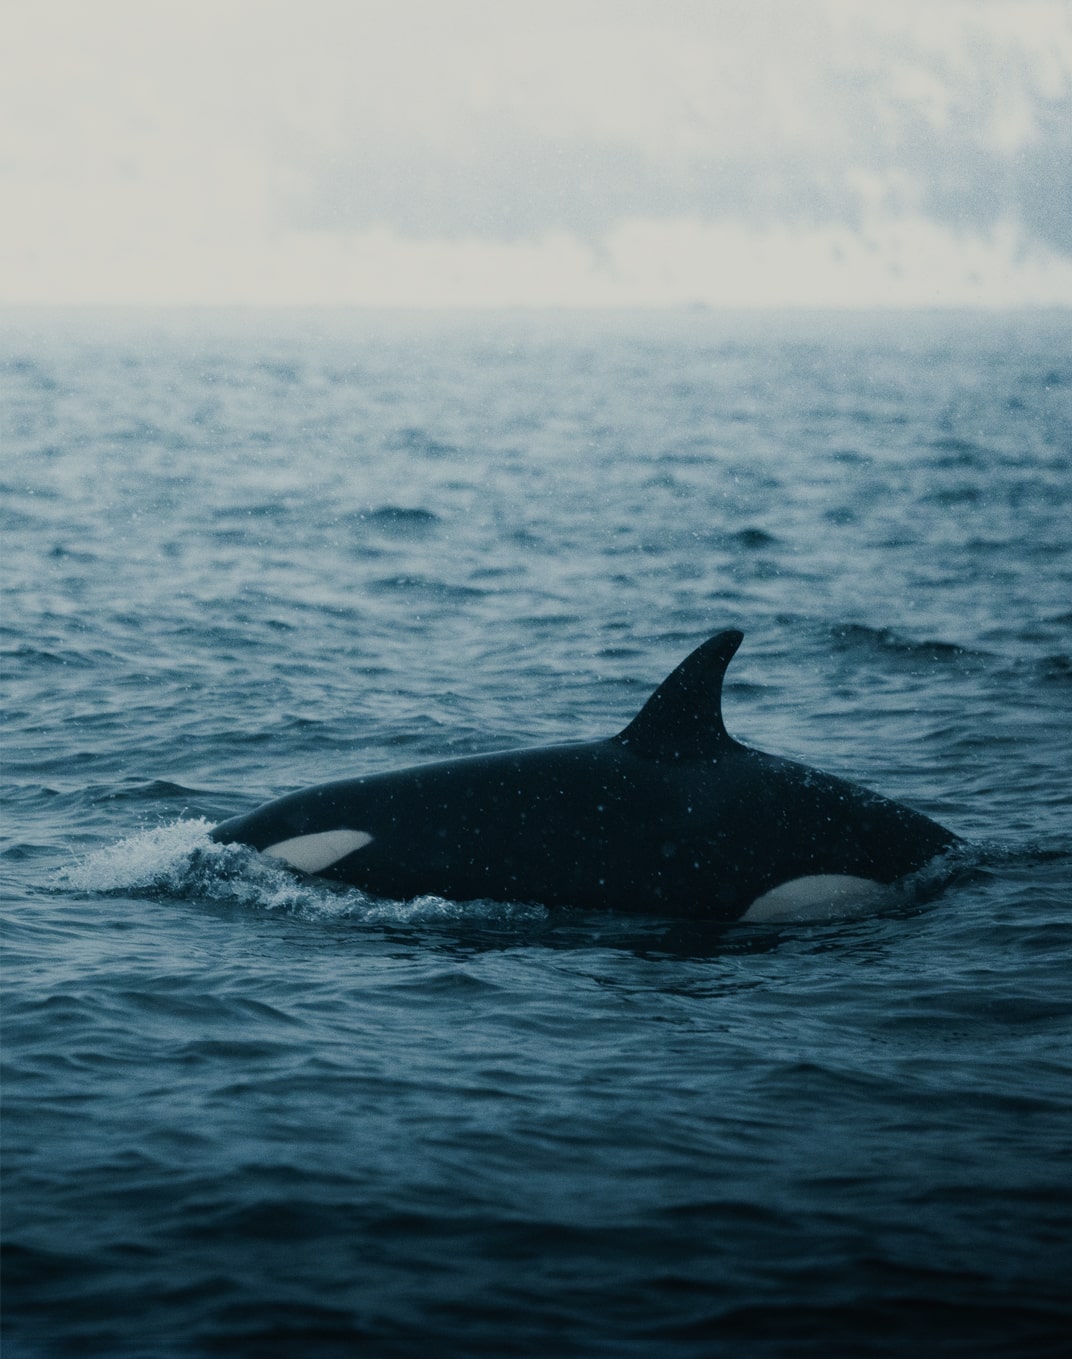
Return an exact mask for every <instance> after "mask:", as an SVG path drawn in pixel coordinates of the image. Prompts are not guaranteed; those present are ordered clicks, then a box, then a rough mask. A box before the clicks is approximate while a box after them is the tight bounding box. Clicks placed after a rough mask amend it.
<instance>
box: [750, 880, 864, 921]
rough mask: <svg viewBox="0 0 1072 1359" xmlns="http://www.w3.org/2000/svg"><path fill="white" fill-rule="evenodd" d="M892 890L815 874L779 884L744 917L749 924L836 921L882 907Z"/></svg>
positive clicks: (753, 903) (751, 907) (765, 894)
mask: <svg viewBox="0 0 1072 1359" xmlns="http://www.w3.org/2000/svg"><path fill="white" fill-rule="evenodd" d="M890 893H891V889H890V888H889V887H885V886H883V884H882V883H880V882H874V881H873V880H872V879H871V878H856V877H853V876H852V875H851V874H848V873H814V874H811V875H809V876H808V877H805V878H794V879H793V880H792V881H791V882H783V883H779V885H778V886H777V887H772V888H771V890H770V891H769V892H764V893H763V895H762V896H761V897H757V898H756V900H755V901H753V902H752V904H751V906H749V908H748V910H747V911H745V913H744V915H743V916H742V917H741V919H742V920H744V921H747V922H749V923H750V924H751V923H753V922H755V921H760V922H764V921H770V920H836V919H837V918H838V917H839V916H845V915H855V914H857V913H858V912H860V911H863V910H869V909H871V908H873V907H876V906H879V905H881V904H882V902H884V901H887V900H888V899H889V897H890Z"/></svg>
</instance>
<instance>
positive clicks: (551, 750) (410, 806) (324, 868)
mask: <svg viewBox="0 0 1072 1359" xmlns="http://www.w3.org/2000/svg"><path fill="white" fill-rule="evenodd" d="M742 640H743V633H741V632H739V631H736V630H731V631H727V632H720V633H718V634H717V635H716V636H714V637H711V638H710V639H709V640H708V641H706V642H704V643H703V644H702V645H701V646H699V647H698V648H697V649H696V650H695V651H693V652H692V653H691V655H689V656H688V657H687V658H686V659H685V660H684V661H682V663H681V664H680V665H679V666H678V667H677V669H676V670H674V671H673V673H672V674H671V675H670V676H669V677H668V678H667V679H666V680H664V681H663V683H662V684H661V685H660V686H659V687H658V688H657V689H656V690H655V692H654V693H653V694H652V696H651V697H650V698H649V699H648V701H647V703H645V705H644V707H643V708H642V709H641V710H640V712H639V713H638V714H637V716H636V717H634V718H633V720H632V721H631V722H630V723H629V725H628V726H627V727H625V729H624V730H623V731H621V732H619V733H618V734H617V735H616V736H611V737H609V738H607V739H604V740H597V741H584V742H577V743H572V744H568V745H555V746H546V747H538V748H534V749H522V750H508V751H503V752H499V753H496V754H491V755H475V756H467V757H464V758H460V759H453V760H446V761H440V762H437V763H432V764H425V765H420V766H417V767H415V768H412V769H403V770H400V771H398V772H395V773H384V774H373V775H370V776H368V777H366V778H355V779H346V780H343V781H340V782H335V783H325V784H321V785H319V786H317V787H313V788H307V789H304V790H303V791H300V792H295V793H289V794H287V795H286V796H284V797H280V798H277V799H276V800H274V801H272V802H267V803H265V804H264V805H263V806H261V807H258V808H256V809H255V810H254V811H251V812H248V813H247V814H245V815H242V816H236V817H234V818H232V819H231V820H229V821H224V822H222V823H221V824H220V825H218V826H216V827H215V828H214V829H213V830H212V831H211V838H212V839H213V840H215V841H218V842H221V843H224V844H229V843H235V842H237V843H240V844H243V845H249V846H251V847H252V848H253V849H255V850H260V851H262V852H263V853H264V854H267V855H270V856H272V857H274V858H276V859H279V860H281V861H282V862H284V863H286V864H288V865H290V866H291V868H293V869H296V870H299V871H300V872H302V873H306V874H313V875H316V876H319V877H321V878H327V879H332V880H334V881H336V882H341V883H347V884H349V885H351V886H353V887H357V888H360V889H361V890H362V891H364V892H366V893H369V894H371V895H373V896H376V897H387V898H394V899H396V900H410V899H412V898H414V897H418V896H424V895H435V896H439V897H445V898H448V899H451V900H455V901H473V900H492V901H508V902H537V903H541V904H543V905H545V906H548V907H559V906H574V907H580V908H582V909H609V910H614V911H621V912H633V913H641V914H645V915H654V916H659V915H674V916H691V917H697V918H704V919H710V920H719V921H733V920H740V919H747V920H757V919H759V920H764V919H779V918H786V917H792V916H795V915H798V914H800V913H802V912H803V913H804V914H814V913H816V912H817V913H819V914H827V913H833V912H836V911H837V910H838V908H839V906H840V904H842V903H845V902H858V901H868V900H871V899H876V900H877V899H879V898H880V897H881V896H882V894H883V892H884V890H885V889H887V888H888V887H889V885H891V884H894V883H896V882H897V881H898V880H899V879H901V878H904V877H905V876H906V875H908V874H912V873H914V872H916V871H917V870H919V869H921V868H923V867H924V866H925V865H926V864H928V863H929V862H930V861H931V860H932V859H934V858H935V857H936V856H938V855H940V854H942V853H943V852H944V851H947V850H949V849H951V848H953V847H954V846H955V845H957V844H958V843H960V841H959V840H958V837H957V836H956V835H954V834H953V833H952V832H951V831H948V830H946V829H945V828H944V827H943V826H940V825H938V824H937V823H936V822H934V821H932V820H930V819H929V818H928V817H926V816H923V815H921V814H920V813H919V812H916V811H912V810H910V809H909V808H908V807H904V806H901V805H900V804H898V803H896V802H892V801H890V800H889V799H887V798H885V797H881V796H880V795H878V794H877V793H873V792H870V791H868V790H867V789H865V788H861V787H859V786H857V785H856V784H853V783H849V782H846V781H845V780H844V779H840V778H836V777H834V776H833V775H830V774H824V773H820V772H819V771H818V770H816V769H811V768H809V767H808V766H806V765H803V764H798V763H796V762H794V761H792V760H787V759H783V758H781V757H779V756H777V755H768V754H765V753H763V752H762V751H759V750H754V749H752V748H750V747H748V746H745V745H742V744H740V742H738V741H736V740H734V739H733V737H732V736H730V735H729V733H728V732H727V731H726V727H725V724H724V723H723V720H722V683H723V678H724V676H725V673H726V667H727V666H728V665H729V663H730V660H731V659H732V657H733V655H734V653H735V652H736V651H737V648H738V647H739V646H740V644H741V641H742Z"/></svg>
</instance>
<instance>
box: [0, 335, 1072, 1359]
mask: <svg viewBox="0 0 1072 1359" xmlns="http://www.w3.org/2000/svg"><path fill="white" fill-rule="evenodd" d="M0 382H2V386H0V420H2V426H0V433H2V447H0V453H2V495H3V511H2V512H3V521H2V522H3V538H2V553H3V562H2V570H3V589H4V593H3V618H2V626H3V780H4V782H3V839H2V846H0V849H2V853H0V867H2V874H3V877H2V893H3V936H2V938H3V954H2V969H3V972H2V978H3V1034H2V1043H3V1063H4V1066H3V1218H2V1234H3V1250H4V1272H3V1339H4V1354H5V1359H38V1357H41V1359H44V1357H45V1356H68V1355H71V1356H73V1355H105V1356H113V1355H114V1356H117V1357H120V1359H133V1356H154V1357H155V1356H162V1357H163V1359H179V1357H180V1356H181V1357H183V1359H185V1357H186V1356H223V1355H225V1356H251V1357H252V1356H258V1357H259V1356H291V1355H293V1356H312V1357H313V1359H316V1357H317V1356H350V1355H368V1356H374V1357H378V1356H392V1357H393V1356H400V1357H401V1356H405V1357H407V1359H408V1357H409V1356H415V1357H416V1356H427V1355H435V1356H439V1355H442V1356H458V1357H459V1359H460V1357H461V1356H503V1357H504V1359H505V1357H507V1356H519V1355H531V1356H541V1357H542V1356H548V1357H550V1359H558V1357H561V1359H571V1357H572V1356H600V1357H605V1359H619V1356H623V1357H624V1356H636V1357H637V1359H641V1357H646V1356H659V1357H661V1356H667V1357H668V1359H699V1357H700V1356H782V1355H793V1356H829V1355H851V1356H870V1355H897V1356H900V1355H914V1356H917V1355H918V1356H922V1355H927V1356H931V1355H963V1356H971V1357H972V1359H978V1357H979V1356H999V1355H1000V1356H1010V1355H1012V1356H1017V1355H1025V1356H1027V1355H1030V1356H1050V1355H1053V1356H1056V1355H1061V1356H1064V1355H1066V1354H1067V1353H1068V1352H1069V1339H1070V1336H1072V1284H1070V1280H1072V513H1070V506H1072V318H1070V316H1069V314H1068V313H1061V312H1053V313H1033V314H1032V313H1017V314H1007V315H1002V314H976V315H950V314H933V315H932V314H886V315H882V316H844V315H842V316H834V315H830V316H826V315H814V314H797V315H790V316H780V315H762V314H753V315H729V314H720V313H707V312H680V313H670V312H667V313H652V314H624V315H616V314H604V315H560V314H554V313H548V314H517V315H512V314H493V315H489V314H480V313H474V314H466V315H442V314H440V315H431V314H429V315H416V314H415V315H403V314H397V313H396V314H377V313H348V312H339V313H330V312H315V313H283V312H278V313H259V312H249V313H242V314H239V313H234V314H225V313H208V312H205V313H201V312H189V313H184V312H174V313H142V314H135V313H130V314H119V313H104V312H96V313H79V314H74V313H44V312H42V313H34V312H24V313H18V312H9V313H7V314H6V315H5V316H4V318H3V322H2V327H0ZM727 627H740V628H742V629H743V630H744V632H745V634H746V636H745V641H744V644H743V646H742V648H741V650H740V653H739V654H738V656H737V658H736V659H735V661H734V662H733V665H732V666H731V668H730V672H729V677H728V683H727V688H726V693H725V705H724V710H725V715H726V721H727V725H728V727H729V729H730V731H731V732H732V733H733V734H734V735H736V736H737V737H739V738H740V739H741V740H744V741H746V742H747V743H748V744H750V745H754V746H758V747H760V748H763V749H766V750H770V751H773V752H776V753H779V754H784V755H789V756H791V757H793V758H796V759H801V760H803V761H805V762H807V763H809V764H812V765H816V766H818V767H820V768H822V769H825V770H828V771H830V772H832V773H836V774H840V775H843V776H846V777H848V778H850V779H854V780H857V781H859V782H862V783H864V784H866V785H867V786H869V787H872V788H875V789H877V790H878V791H880V792H882V793H885V794H887V795H889V796H891V797H894V798H896V799H898V800H900V801H902V802H905V803H907V804H908V805H910V806H912V807H915V808H917V809H918V810H920V811H922V812H925V813H926V814H928V815H929V816H932V817H934V818H935V819H937V820H938V821H940V822H942V823H943V824H944V825H946V826H949V827H950V828H951V829H953V830H954V831H956V832H957V833H958V834H960V835H961V836H964V837H965V838H966V839H968V840H969V841H970V842H971V845H972V851H971V855H970V856H969V861H968V862H966V864H965V867H964V869H963V871H962V872H960V873H959V874H958V876H957V877H956V879H955V880H954V881H953V882H952V883H950V885H949V886H948V887H947V888H946V890H945V891H944V892H943V893H941V894H940V895H938V896H937V897H929V898H927V899H918V900H917V899H914V898H906V899H905V900H903V901H901V900H899V901H898V902H897V903H896V904H894V905H892V906H884V907H882V908H881V909H879V910H877V911H872V912H870V913H862V914H861V913H855V914H851V915H849V916H848V917H847V918H841V919H833V920H829V919H828V920H807V919H804V920H799V921H794V922H790V923H783V924H780V925H765V926H762V925H753V926H745V925H737V926H730V927H728V928H727V927H724V926H717V925H714V924H712V925H710V926H707V925H705V924H703V923H702V922H701V923H695V922H694V923H691V924H686V923H683V922H681V921H674V920H666V919H661V918H659V916H658V915H657V914H656V913H654V912H653V914H652V915H651V916H650V917H647V916H644V917H628V918H627V917H619V916H616V915H613V914H609V913H607V914H602V915H594V914H590V913H589V914H585V913H583V912H580V911H570V910H558V911H548V910H546V909H544V908H543V907H542V906H540V905H539V904H538V903H532V902H525V901H521V902H515V903H498V904H496V903H490V902H476V903H468V904H463V905H459V904H457V903H452V902H448V901H446V900H443V899H439V898H435V897H425V898H421V899H419V900H416V901H382V900H371V899H369V898H367V897H364V896H362V895H361V894H360V893H358V892H357V891H354V890H339V889H336V888H333V887H330V886H328V885H325V884H321V883H319V882H317V881H316V880H312V879H304V880H303V879H300V878H298V877H296V876H291V875H290V874H289V873H288V872H287V871H286V870H285V869H283V868H282V867H281V866H280V865H278V863H273V862H272V861H270V860H267V859H262V858H260V857H259V856H256V855H254V854H253V853H252V852H251V851H244V852H243V853H242V854H241V855H238V856H236V854H235V852H234V851H233V849H230V848H228V847H223V846H215V845H212V844H211V843H210V842H209V840H208V838H207V832H208V830H209V828H210V827H211V826H212V825H213V824H214V823H215V822H217V821H219V820H221V819H223V818H225V817H229V816H232V815H234V814H236V813H238V812H241V811H244V810H247V809H249V808H251V807H253V806H254V805H255V804H257V803H258V802H260V801H262V800H264V799H266V798H268V797H271V796H275V795H277V794H279V793H282V792H284V791H288V790H291V789H294V788H297V787H300V786H302V785H305V784H311V783H317V782H322V781H325V780H328V779H334V778H343V777H347V776H351V775H357V774H362V773H372V772H378V771H384V770H390V769H395V768H401V767H405V766H409V765H413V764H417V763H420V762H422V761H427V760H432V759H436V758H443V757H451V756H456V755H463V754H470V753H476V752H483V751H489V750H495V749H501V748H506V747H509V746H516V745H538V744H543V743H550V742H561V741H571V740H583V739H588V738H592V737H598V736H605V735H610V734H611V733H613V732H615V731H617V730H619V729H620V728H621V727H622V726H624V725H625V723H626V722H627V721H628V720H629V719H630V718H631V717H632V716H633V715H634V714H635V713H636V712H637V710H638V709H639V708H640V706H641V704H642V703H643V701H644V700H645V698H646V697H647V696H648V694H649V693H650V692H651V690H652V689H653V688H654V687H655V686H656V685H657V684H658V683H659V682H660V681H661V680H662V679H663V678H664V677H665V676H666V675H667V674H668V673H669V672H670V670H671V669H672V668H673V667H674V666H675V665H676V664H677V663H678V661H680V660H681V659H682V658H683V657H684V656H685V655H686V654H687V652H688V651H689V650H691V648H692V647H694V646H695V645H697V644H698V643H699V642H701V641H703V640H704V639H705V638H706V637H707V636H709V635H710V634H712V633H714V632H716V631H718V630H720V629H722V628H727Z"/></svg>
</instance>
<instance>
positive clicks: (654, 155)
mask: <svg viewBox="0 0 1072 1359" xmlns="http://www.w3.org/2000/svg"><path fill="white" fill-rule="evenodd" d="M0 202H2V203H3V226H2V228H0V301H7V302H49V303H53V302H54V303H68V302H72V303H77V302H119V303H139V302H145V303H169V302H179V303H253V304H256V303H325V302H326V303H370V304H374V305H393V304H402V305H470V304H513V303H522V304H534V305H540V304H547V303H552V304H560V305H638V304H639V305H650V304H680V303H689V302H707V303H711V304H715V305H717V304H723V303H724V304H729V305H770V304H773V305H785V304H789V305H799V304H816V303H817V304H829V305H921V304H923V305H965V304H967V305H972V304H981V305H987V306H1000V305H1009V304H1012V305H1015V304H1025V303H1027V304H1035V303H1047V302H1052V303H1062V304H1065V305H1072V3H1066V2H1065V0H1018V2H1014V0H926V2H925V3H915V0H898V3H897V4H895V5H894V4H890V5H886V4H883V5H879V4H876V3H873V2H872V0H825V2H824V0H815V3H793V2H792V0H748V2H747V3H737V0H709V3H695V2H689V0H616V2H615V0H569V3H558V0H536V2H534V3H530V0H438V3H430V2H426V0H392V2H391V3H382V4H381V3H378V2H376V0H184V2H183V3H178V2H176V3H169V0H158V2H154V0H93V2H92V3H85V2H84V0H31V2H29V3H24V2H23V0H5V4H4V6H3V9H2V12H0Z"/></svg>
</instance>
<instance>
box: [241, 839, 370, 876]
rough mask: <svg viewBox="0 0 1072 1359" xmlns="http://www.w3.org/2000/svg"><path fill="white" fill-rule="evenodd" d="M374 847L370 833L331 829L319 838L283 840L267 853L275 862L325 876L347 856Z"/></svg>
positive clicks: (270, 847)
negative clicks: (324, 874) (323, 873)
mask: <svg viewBox="0 0 1072 1359" xmlns="http://www.w3.org/2000/svg"><path fill="white" fill-rule="evenodd" d="M371 844H372V836H371V835H369V833H368V832H367V831H359V830H345V829H340V830H330V831H320V832H319V833H318V834H316V835H296V836H294V838H293V839H292V840H280V841H279V843H278V844H277V845H269V847H268V848H267V849H266V850H265V851H264V853H265V854H267V855H269V856H270V857H271V858H273V859H282V860H284V862H286V863H288V864H290V866H291V868H296V869H298V870H299V872H301V873H322V872H323V871H324V869H325V868H330V867H331V865H332V864H335V863H338V862H339V860H340V859H345V858H346V856H347V854H353V853H354V851H355V850H358V849H364V848H365V846H366V845H371Z"/></svg>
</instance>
